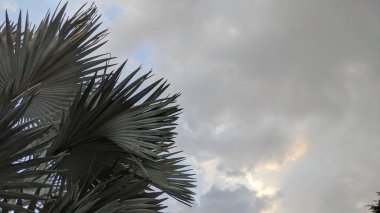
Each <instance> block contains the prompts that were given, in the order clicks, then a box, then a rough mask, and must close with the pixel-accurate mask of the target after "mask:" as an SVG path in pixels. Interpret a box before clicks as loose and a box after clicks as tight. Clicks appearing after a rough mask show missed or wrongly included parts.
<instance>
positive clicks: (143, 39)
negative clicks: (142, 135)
mask: <svg viewBox="0 0 380 213" xmlns="http://www.w3.org/2000/svg"><path fill="white" fill-rule="evenodd" d="M114 2H117V1H114ZM118 3H120V4H122V3H121V1H119V2H118ZM123 5H124V7H125V8H126V10H125V11H126V12H125V14H124V15H121V16H120V17H119V18H117V19H116V20H115V22H114V25H111V32H112V34H111V38H110V39H111V42H112V43H111V44H110V49H112V50H113V51H116V54H118V55H121V56H124V55H125V56H128V55H133V52H134V50H135V49H137V48H138V46H139V45H140V44H142V43H145V44H150V45H152V46H153V47H154V49H155V52H154V53H152V54H153V55H152V56H151V59H152V60H151V62H150V64H149V65H151V66H152V67H154V68H155V70H156V73H157V75H159V76H166V77H167V78H168V79H170V81H171V82H172V83H173V87H172V89H173V91H181V92H182V93H183V97H182V98H181V100H180V101H181V104H182V105H183V107H184V108H185V113H184V115H183V121H182V125H181V127H180V134H179V137H178V141H179V143H180V146H181V148H183V149H184V150H185V152H186V153H187V154H188V155H190V156H193V157H194V158H196V159H198V160H199V159H203V158H204V156H208V157H209V158H213V157H215V158H217V159H218V161H219V164H221V165H223V167H219V168H218V172H220V173H223V172H225V170H229V169H235V170H241V169H243V168H246V167H248V168H252V169H253V170H254V169H255V168H257V166H258V164H260V163H263V162H268V161H275V162H278V163H279V164H280V165H281V163H282V161H285V159H286V158H287V156H288V154H287V153H288V150H289V147H291V144H292V143H293V142H294V140H295V138H296V137H297V134H298V133H297V131H296V129H297V128H299V126H302V128H303V129H304V130H303V134H305V136H306V138H307V141H306V143H307V152H306V154H305V156H304V157H303V158H301V159H299V160H298V161H296V162H294V163H293V164H292V165H291V166H289V167H286V168H285V171H284V172H283V179H282V181H279V182H280V185H279V187H280V189H281V191H282V192H283V193H284V198H283V200H284V201H283V202H282V206H281V212H342V211H344V212H357V211H361V210H363V207H362V206H363V205H365V203H364V202H365V201H366V200H368V201H370V200H372V198H371V196H372V195H373V193H374V192H375V191H376V190H378V189H379V188H380V182H379V181H378V178H379V176H380V174H379V172H378V170H377V168H378V167H379V157H377V156H378V152H379V150H380V145H379V144H380V143H379V139H380V131H379V130H380V124H379V120H380V119H379V118H380V96H379V93H378V91H379V89H380V88H379V84H378V82H379V80H380V74H379V71H378V70H379V68H380V64H379V60H378V59H379V58H380V37H379V35H380V22H379V20H380V4H379V2H378V1H361V2H360V3H359V2H357V1H301V0H294V1H290V2H286V3H285V2H283V1H244V0H240V1H233V2H232V1H231V2H228V1H225V2H220V1H213V0H209V1H176V2H171V3H170V4H165V3H164V2H163V1H155V2H154V3H153V2H151V1H133V2H130V3H128V4H127V3H125V4H123ZM120 26H122V27H120ZM121 43H122V44H123V45H120V44H121ZM202 156H203V157H202ZM206 158H207V157H206ZM200 161H202V160H200ZM256 174H257V172H256V173H255V174H254V175H256ZM204 175H207V174H204ZM257 175H259V174H257ZM274 175H275V174H274ZM253 178H255V176H254V177H253ZM222 194H223V193H222V192H220V191H217V190H216V189H211V191H210V192H207V193H206V195H201V198H200V199H201V200H202V199H207V200H209V201H210V202H211V201H212V200H213V199H215V200H218V199H221V198H220V197H218V196H222ZM227 194H228V193H227ZM230 194H233V193H232V192H231V193H230ZM301 201H303V202H301ZM215 202H216V201H215ZM363 203H364V204H363ZM203 205H208V204H205V203H204V202H203V203H202V202H201V203H200V209H201V210H204V211H203V212H208V211H206V209H207V207H206V206H203ZM231 205H233V204H231ZM247 208H249V207H247Z"/></svg>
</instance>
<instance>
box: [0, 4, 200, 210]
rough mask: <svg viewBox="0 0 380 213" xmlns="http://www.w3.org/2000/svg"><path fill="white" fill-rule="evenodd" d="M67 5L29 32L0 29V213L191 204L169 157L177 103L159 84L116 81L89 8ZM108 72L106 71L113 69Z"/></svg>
mask: <svg viewBox="0 0 380 213" xmlns="http://www.w3.org/2000/svg"><path fill="white" fill-rule="evenodd" d="M66 6H67V3H66V4H64V5H63V6H62V7H57V9H56V10H55V12H54V13H53V14H51V13H50V12H48V13H47V15H46V16H45V18H44V19H43V20H42V21H41V23H40V24H39V25H38V26H37V27H35V26H32V25H31V24H30V23H29V20H28V15H26V19H25V21H23V18H22V15H21V12H20V15H19V18H18V20H17V21H16V22H12V21H11V20H10V19H9V17H8V14H6V20H5V22H4V24H2V25H1V26H0V56H1V57H0V94H1V99H0V208H1V212H10V211H12V212H157V211H160V210H161V209H163V208H165V206H163V204H162V202H163V201H164V200H165V199H166V198H165V196H161V195H162V194H166V195H169V196H171V197H173V198H175V199H177V200H178V201H180V202H182V203H184V204H187V205H191V204H192V203H193V195H194V193H193V192H192V191H191V188H193V187H194V181H195V180H194V178H193V176H192V174H191V173H189V172H191V169H188V166H187V165H183V164H182V163H181V162H182V161H183V160H184V158H183V157H180V156H178V153H179V152H174V151H173V148H174V144H175V142H174V136H175V132H174V130H175V125H176V124H175V121H176V120H177V118H178V115H179V113H180V112H181V109H180V108H179V106H178V105H176V104H175V102H176V99H177V98H178V96H179V94H174V95H165V96H163V94H164V92H165V90H166V89H167V88H168V86H169V84H168V83H167V82H166V81H163V79H160V80H157V81H155V82H153V83H151V84H148V85H147V86H144V83H145V82H146V80H147V79H148V78H149V77H150V76H151V72H148V73H144V74H140V72H139V71H140V69H141V68H140V67H139V68H137V69H136V70H135V71H133V72H131V73H130V74H129V75H128V76H127V77H125V78H124V79H120V74H121V72H122V70H123V67H124V66H125V62H124V63H123V64H121V65H120V66H118V67H116V65H115V64H112V58H110V57H107V55H108V54H98V55H95V54H94V51H95V50H97V49H98V48H99V47H101V46H102V45H103V44H104V43H105V41H104V38H105V36H106V35H107V31H106V30H99V27H100V23H99V18H100V16H99V15H98V14H97V8H96V6H94V5H90V6H86V5H84V6H83V7H81V8H80V9H79V10H78V11H77V12H76V13H75V14H74V15H73V16H71V17H68V16H67V15H66V12H65V10H66ZM115 67H116V68H115Z"/></svg>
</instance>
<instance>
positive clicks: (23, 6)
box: [0, 0, 62, 24]
mask: <svg viewBox="0 0 380 213" xmlns="http://www.w3.org/2000/svg"><path fill="white" fill-rule="evenodd" d="M3 2H8V3H7V4H11V5H14V6H16V7H17V9H12V10H10V9H9V8H8V9H7V8H1V9H3V10H4V9H7V11H8V14H9V16H10V18H11V19H12V20H14V21H16V20H17V18H18V14H19V11H20V10H21V12H22V15H23V18H25V15H26V13H27V12H28V13H29V20H30V21H31V22H32V23H33V24H39V22H40V21H41V20H42V19H43V18H44V17H45V15H46V12H47V11H48V10H49V9H50V11H51V12H54V10H55V8H56V7H57V5H58V3H59V0H50V1H48V0H41V1H38V2H37V1H30V0H7V1H3ZM7 4H3V5H7ZM61 4H62V3H61ZM4 12H5V11H3V14H4ZM4 20H5V16H4V15H3V16H0V22H3V21H4Z"/></svg>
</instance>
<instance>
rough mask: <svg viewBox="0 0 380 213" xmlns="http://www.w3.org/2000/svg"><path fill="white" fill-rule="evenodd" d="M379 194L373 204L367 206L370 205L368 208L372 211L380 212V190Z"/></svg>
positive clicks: (374, 212)
mask: <svg viewBox="0 0 380 213" xmlns="http://www.w3.org/2000/svg"><path fill="white" fill-rule="evenodd" d="M377 195H378V196H379V198H378V199H377V200H374V201H373V203H372V204H370V205H367V207H369V209H368V210H369V211H370V212H372V213H380V192H377Z"/></svg>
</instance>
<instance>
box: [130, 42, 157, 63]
mask: <svg viewBox="0 0 380 213" xmlns="http://www.w3.org/2000/svg"><path fill="white" fill-rule="evenodd" d="M154 51H155V48H154V45H153V44H150V43H145V44H142V45H140V46H139V47H138V48H137V49H136V51H134V52H133V53H132V57H134V58H135V59H136V60H137V61H139V62H140V63H141V64H142V65H144V66H147V65H148V66H149V65H152V64H151V63H152V61H151V60H152V55H153V54H154Z"/></svg>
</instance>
